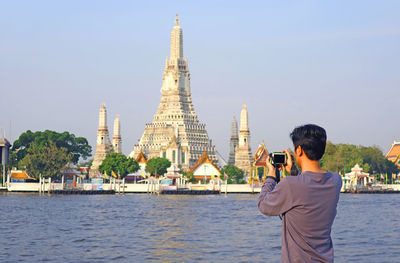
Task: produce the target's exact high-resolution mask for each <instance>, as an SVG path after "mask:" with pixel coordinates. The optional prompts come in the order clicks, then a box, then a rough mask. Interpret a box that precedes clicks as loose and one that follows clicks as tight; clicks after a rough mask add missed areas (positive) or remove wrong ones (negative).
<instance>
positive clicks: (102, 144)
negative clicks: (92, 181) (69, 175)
mask: <svg viewBox="0 0 400 263" xmlns="http://www.w3.org/2000/svg"><path fill="white" fill-rule="evenodd" d="M112 152H113V148H112V146H111V142H110V136H109V133H108V127H107V110H106V107H105V106H104V102H103V104H102V105H101V108H100V112H99V128H98V129H97V145H96V153H95V154H94V159H93V163H92V166H91V167H90V171H89V176H91V177H94V176H97V169H98V168H99V166H100V164H101V163H102V162H103V160H104V159H105V158H106V155H107V154H109V153H112Z"/></svg>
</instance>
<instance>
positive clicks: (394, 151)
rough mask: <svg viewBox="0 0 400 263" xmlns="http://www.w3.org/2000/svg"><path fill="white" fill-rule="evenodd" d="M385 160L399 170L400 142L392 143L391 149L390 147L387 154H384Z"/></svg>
mask: <svg viewBox="0 0 400 263" xmlns="http://www.w3.org/2000/svg"><path fill="white" fill-rule="evenodd" d="M386 158H387V159H388V160H389V161H391V162H394V163H395V164H396V165H397V167H399V168H400V142H396V141H394V142H393V143H392V147H390V150H389V152H388V153H387V154H386Z"/></svg>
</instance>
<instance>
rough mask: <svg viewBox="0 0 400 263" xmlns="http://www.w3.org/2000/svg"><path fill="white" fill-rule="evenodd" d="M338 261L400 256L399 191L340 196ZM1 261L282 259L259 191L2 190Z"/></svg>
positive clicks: (276, 223) (277, 231) (275, 222)
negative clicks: (97, 192)
mask: <svg viewBox="0 0 400 263" xmlns="http://www.w3.org/2000/svg"><path fill="white" fill-rule="evenodd" d="M340 198H341V199H340V203H339V207H338V216H337V218H336V221H335V224H334V229H333V233H332V236H333V241H334V247H335V259H336V262H398V258H399V256H400V245H398V240H400V210H399V204H400V195H396V194H393V195H341V197H340ZM0 206H1V208H2V209H1V213H0V222H2V223H1V224H0V233H1V236H0V241H1V242H0V244H2V245H1V247H0V261H1V262H16V261H24V262H38V261H48V262H199V261H200V262H229V261H230V262H280V250H281V247H280V242H281V222H280V220H279V218H277V217H272V218H271V217H265V216H263V215H261V214H260V213H259V212H258V210H257V195H228V196H224V195H220V196H156V195H125V196H118V195H115V196H47V195H44V196H39V195H35V194H14V193H13V194H2V195H0Z"/></svg>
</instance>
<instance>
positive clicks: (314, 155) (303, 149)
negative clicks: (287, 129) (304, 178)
mask: <svg viewBox="0 0 400 263" xmlns="http://www.w3.org/2000/svg"><path fill="white" fill-rule="evenodd" d="M290 137H291V138H292V141H293V146H294V153H295V158H296V161H297V163H298V164H299V165H300V166H301V163H302V158H307V159H309V160H311V161H319V160H320V159H321V158H322V156H323V155H324V153H325V146H326V132H325V130H324V128H322V127H319V126H317V125H314V124H306V125H303V126H299V127H296V128H295V129H294V130H293V131H292V133H291V134H290Z"/></svg>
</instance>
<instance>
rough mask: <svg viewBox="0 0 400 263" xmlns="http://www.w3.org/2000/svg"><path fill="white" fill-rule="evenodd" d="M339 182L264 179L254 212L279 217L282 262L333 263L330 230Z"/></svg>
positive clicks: (323, 176)
mask: <svg viewBox="0 0 400 263" xmlns="http://www.w3.org/2000/svg"><path fill="white" fill-rule="evenodd" d="M341 187H342V179H341V177H340V175H339V174H335V173H330V172H327V173H315V172H308V171H306V172H303V173H301V174H300V175H298V176H287V177H285V178H283V179H282V180H281V181H280V183H279V184H276V182H275V180H274V179H272V178H267V179H266V181H265V183H264V185H263V187H262V190H261V193H260V196H259V198H258V209H259V210H260V212H261V213H263V214H265V215H268V216H277V215H280V214H282V215H283V216H282V262H291V263H293V262H333V245H332V239H331V227H332V224H333V220H334V219H335V216H336V206H337V203H338V201H339V194H340V188H341Z"/></svg>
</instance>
